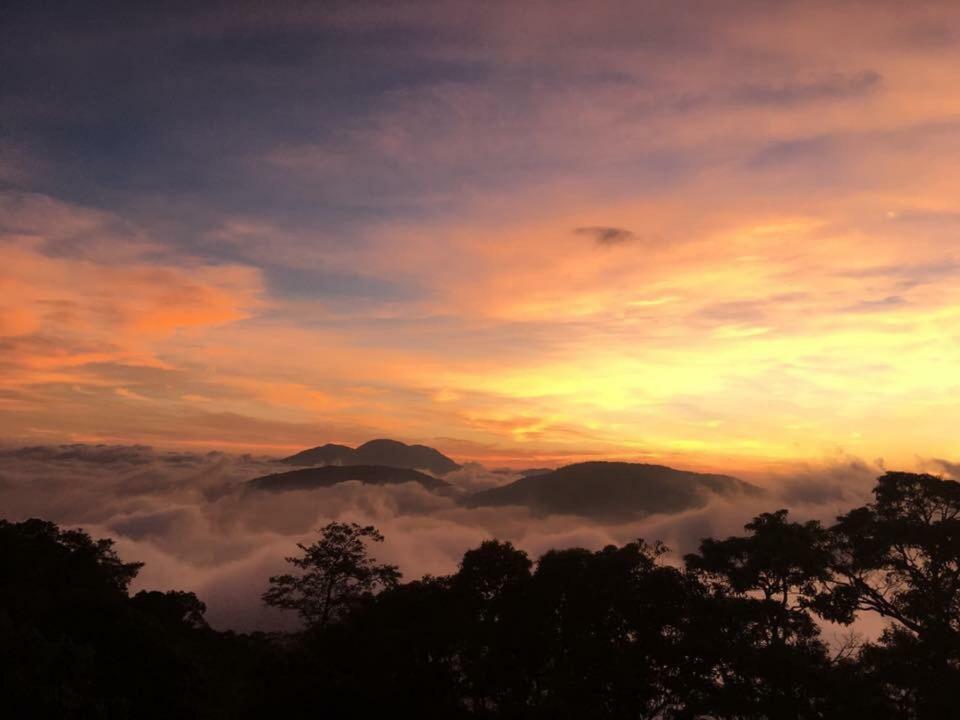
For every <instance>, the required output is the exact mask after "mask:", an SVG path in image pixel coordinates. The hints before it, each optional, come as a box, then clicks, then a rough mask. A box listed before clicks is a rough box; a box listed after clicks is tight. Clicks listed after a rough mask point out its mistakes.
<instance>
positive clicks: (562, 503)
mask: <svg viewBox="0 0 960 720" xmlns="http://www.w3.org/2000/svg"><path fill="white" fill-rule="evenodd" d="M760 492H762V491H761V490H760V488H758V487H756V486H755V485H751V484H749V483H745V482H743V481H742V480H738V479H737V478H734V477H730V476H729V475H709V474H703V473H695V472H687V471H684V470H674V469H673V468H669V467H665V466H663V465H647V464H639V463H625V462H585V463H577V464H575V465H567V466H566V467H562V468H559V469H557V470H553V471H547V472H544V473H542V474H539V473H537V474H533V475H528V476H527V477H523V478H520V479H519V480H516V481H514V482H512V483H509V484H507V485H503V486H501V487H496V488H491V489H489V490H482V491H480V492H477V493H474V494H473V495H470V496H468V497H467V498H465V499H464V501H463V503H464V504H465V505H466V506H468V507H489V506H503V505H521V506H523V507H527V508H530V509H531V510H532V511H534V512H536V513H543V514H547V513H557V514H570V515H583V516H586V517H591V518H597V519H609V520H617V519H629V518H631V517H638V516H643V515H650V514H653V513H676V512H681V511H683V510H688V509H691V508H696V507H701V506H703V505H706V503H707V502H708V500H709V499H710V497H711V496H712V495H713V496H727V497H729V496H735V495H755V494H758V493H760Z"/></svg>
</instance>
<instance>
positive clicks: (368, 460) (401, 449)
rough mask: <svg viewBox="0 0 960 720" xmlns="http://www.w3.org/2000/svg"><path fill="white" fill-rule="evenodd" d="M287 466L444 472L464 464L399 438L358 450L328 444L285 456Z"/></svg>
mask: <svg viewBox="0 0 960 720" xmlns="http://www.w3.org/2000/svg"><path fill="white" fill-rule="evenodd" d="M280 462H282V463H285V464H287V465H300V466H310V465H383V466H387V467H394V468H411V469H415V470H428V471H430V472H432V473H435V474H437V475H444V474H446V473H448V472H452V471H454V470H459V469H460V465H458V464H457V463H455V462H454V461H453V460H451V459H450V458H448V457H447V456H446V455H444V454H443V453H440V452H438V451H437V450H434V449H433V448H431V447H427V446H426V445H407V444H405V443H402V442H397V441H396V440H371V441H370V442H366V443H364V444H363V445H361V446H360V447H358V448H356V449H354V448H351V447H347V446H346V445H334V444H332V443H328V444H326V445H321V446H320V447H315V448H311V449H309V450H304V451H303V452H298V453H297V454H296V455H291V456H290V457H287V458H283V459H282V460H281V461H280Z"/></svg>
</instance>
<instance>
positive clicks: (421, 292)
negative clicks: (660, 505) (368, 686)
mask: <svg viewBox="0 0 960 720" xmlns="http://www.w3.org/2000/svg"><path fill="white" fill-rule="evenodd" d="M138 5H140V4H138V3H111V2H103V3H97V4H96V7H93V6H91V5H90V4H89V3H80V2H59V3H52V2H43V0H33V1H31V2H19V1H17V0H11V1H10V2H5V3H3V8H2V9H0V68H2V71H0V439H2V441H3V442H4V443H6V444H11V445H24V444H28V445H29V444H49V443H60V442H80V443H106V444H128V445H130V444H144V445H151V446H154V447H158V448H170V449H175V448H181V449H190V450H195V451H206V450H212V449H218V450H226V451H231V452H254V453H257V454H264V455H276V454H287V453H288V452H292V451H295V450H299V449H302V448H304V447H309V446H312V445H318V444H321V443H324V442H343V443H346V444H351V445H352V444H356V443H360V442H363V441H365V440H367V439H370V438H372V437H394V438H397V439H401V440H406V441H411V442H423V443H427V444H430V445H432V446H434V447H437V448H438V449H440V450H442V451H443V452H445V453H446V454H448V455H451V456H452V457H454V458H456V459H458V460H475V461H480V462H483V463H484V464H486V465H488V466H490V467H495V466H498V465H502V466H511V467H527V466H533V465H542V464H560V463H563V462H568V461H573V460H581V459H590V458H601V457H602V458H620V459H630V460H641V461H651V462H663V463H666V464H673V465H678V466H681V467H691V468H710V469H724V470H726V471H731V470H736V471H744V472H750V471H757V470H760V469H763V468H773V467H778V466H780V465H783V464H785V463H795V462H801V461H817V462H821V461H828V460H830V459H837V458H862V459H864V460H865V461H868V462H871V463H877V464H878V465H880V466H887V467H890V466H897V467H903V468H905V469H909V468H911V467H915V466H918V465H922V464H923V463H928V462H930V461H932V460H936V459H944V460H953V461H956V460H957V459H958V458H960V436H958V434H957V431H956V429H957V426H958V422H960V401H958V398H960V394H958V391H960V373H958V372H957V370H958V368H960V330H958V328H960V283H958V280H960V239H958V231H960V202H958V193H957V188H960V164H958V163H957V158H958V157H960V92H958V91H957V84H956V77H957V73H958V71H960V6H958V5H957V4H955V3H952V2H923V1H922V0H917V1H915V2H893V1H891V0H873V1H871V2H857V1H856V0H847V1H845V2H820V1H818V0H807V1H805V2H789V1H786V2H778V3H770V2H759V1H758V2H753V1H750V0H744V1H737V2H734V1H732V0H730V1H726V0H715V1H711V2H706V1H703V2H695V1H693V0H688V1H683V0H681V1H674V2H654V1H649V2H612V1H611V2H608V1H604V0H601V1H598V2H591V3H583V2H564V1H563V0H557V1H554V2H522V3H472V2H464V3H460V2H435V3H431V2H419V3H404V2H390V3H377V2H363V3H356V2H349V3H339V2H323V3H303V2H296V3H294V2H272V3H266V2H259V3H248V2H233V3H208V2H190V3H179V2H170V3H162V4H148V3H144V4H143V5H150V6H151V7H147V8H141V7H137V6H138Z"/></svg>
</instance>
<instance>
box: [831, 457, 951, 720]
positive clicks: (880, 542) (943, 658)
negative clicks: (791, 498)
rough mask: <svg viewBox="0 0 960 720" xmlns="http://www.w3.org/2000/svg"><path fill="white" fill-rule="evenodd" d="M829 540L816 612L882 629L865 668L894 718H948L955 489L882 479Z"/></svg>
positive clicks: (925, 479) (911, 476) (938, 481)
mask: <svg viewBox="0 0 960 720" xmlns="http://www.w3.org/2000/svg"><path fill="white" fill-rule="evenodd" d="M831 536H832V540H833V547H832V549H833V558H832V564H831V570H832V577H831V580H830V582H829V589H828V591H827V592H825V593H823V594H822V595H821V596H820V598H819V600H818V609H819V610H820V612H821V613H822V614H823V615H824V617H827V618H828V619H832V620H837V621H839V622H845V623H849V622H852V621H853V620H854V618H855V616H856V614H857V612H858V611H871V612H875V613H878V614H879V615H881V616H882V617H885V618H888V619H890V620H892V621H893V622H894V625H893V626H892V627H890V628H888V629H887V631H886V632H885V633H884V635H883V637H882V638H881V643H880V645H879V646H875V647H872V648H869V650H868V652H867V653H866V654H865V656H864V659H865V661H867V664H868V665H869V666H871V667H873V668H874V669H875V670H876V671H877V672H878V673H879V674H880V675H881V676H883V677H884V678H885V680H884V682H885V685H886V687H887V691H888V694H889V695H890V696H891V697H893V698H895V700H896V702H897V703H898V705H899V707H900V708H901V710H902V711H903V712H902V715H903V716H904V717H920V718H939V717H947V716H949V715H951V714H953V713H954V712H955V698H954V697H953V696H954V688H956V687H957V684H958V683H960V483H957V482H953V481H950V480H943V479H942V478H938V477H935V476H932V475H926V474H915V473H903V472H890V473H887V474H885V475H883V476H882V477H881V478H880V479H879V480H878V481H877V486H876V488H875V489H874V502H873V503H870V504H869V505H866V506H864V507H861V508H857V509H855V510H852V511H850V512H849V513H847V514H845V515H843V516H841V517H840V518H838V521H837V523H836V525H834V526H833V527H832V528H831ZM891 666H896V667H899V668H900V669H901V670H902V672H896V671H894V672H890V668H891Z"/></svg>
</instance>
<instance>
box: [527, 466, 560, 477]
mask: <svg viewBox="0 0 960 720" xmlns="http://www.w3.org/2000/svg"><path fill="white" fill-rule="evenodd" d="M548 472H553V468H527V469H526V470H521V471H520V473H519V474H520V475H523V477H533V476H534V475H546V474H547V473H548Z"/></svg>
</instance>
